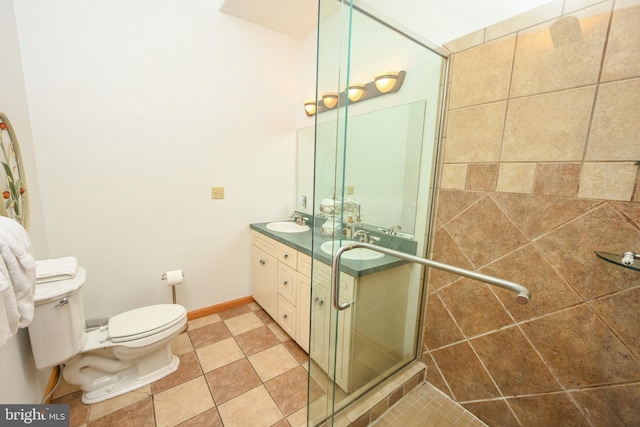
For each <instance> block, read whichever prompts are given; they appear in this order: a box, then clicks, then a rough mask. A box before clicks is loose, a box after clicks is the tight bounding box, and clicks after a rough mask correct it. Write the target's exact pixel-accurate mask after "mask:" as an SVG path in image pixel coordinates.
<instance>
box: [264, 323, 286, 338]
mask: <svg viewBox="0 0 640 427" xmlns="http://www.w3.org/2000/svg"><path fill="white" fill-rule="evenodd" d="M267 327H268V328H269V329H271V332H273V333H274V334H275V336H276V337H278V339H279V340H280V342H285V341H289V340H290V339H291V337H290V336H289V334H287V333H286V332H285V331H283V330H282V328H281V327H280V326H278V324H277V323H275V322H272V323H267Z"/></svg>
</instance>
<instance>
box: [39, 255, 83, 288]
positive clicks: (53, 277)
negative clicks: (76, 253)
mask: <svg viewBox="0 0 640 427" xmlns="http://www.w3.org/2000/svg"><path fill="white" fill-rule="evenodd" d="M77 271H78V259H77V258H76V257H72V256H68V257H63V258H55V259H43V260H38V261H36V283H45V282H55V281H58V280H67V279H72V278H73V277H74V276H75V275H76V272H77Z"/></svg>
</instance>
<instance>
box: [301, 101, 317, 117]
mask: <svg viewBox="0 0 640 427" xmlns="http://www.w3.org/2000/svg"><path fill="white" fill-rule="evenodd" d="M317 107H318V104H317V103H316V100H315V99H311V100H309V101H306V102H305V103H304V112H305V113H307V116H309V117H311V116H313V115H315V114H316V109H317Z"/></svg>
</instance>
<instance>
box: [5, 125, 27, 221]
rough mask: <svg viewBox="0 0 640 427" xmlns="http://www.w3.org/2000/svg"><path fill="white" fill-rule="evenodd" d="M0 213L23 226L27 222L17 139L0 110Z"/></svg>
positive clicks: (22, 174)
mask: <svg viewBox="0 0 640 427" xmlns="http://www.w3.org/2000/svg"><path fill="white" fill-rule="evenodd" d="M0 147H1V148H2V150H0V190H1V191H2V203H0V215H2V216H7V217H9V218H13V219H15V220H16V221H18V222H19V223H20V224H21V225H22V226H23V227H24V228H27V227H28V224H29V202H28V197H27V185H26V183H25V177H24V171H23V170H22V157H21V156H20V147H19V145H18V139H17V138H16V134H15V132H14V131H13V127H12V126H11V122H10V121H9V119H8V118H7V116H5V115H4V114H3V113H1V112H0Z"/></svg>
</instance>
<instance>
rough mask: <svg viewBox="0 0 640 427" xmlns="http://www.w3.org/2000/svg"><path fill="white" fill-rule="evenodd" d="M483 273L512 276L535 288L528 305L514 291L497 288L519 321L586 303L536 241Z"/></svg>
mask: <svg viewBox="0 0 640 427" xmlns="http://www.w3.org/2000/svg"><path fill="white" fill-rule="evenodd" d="M480 272H481V273H483V274H488V275H490V276H496V277H505V278H506V277H508V278H509V280H511V281H513V282H516V283H520V284H521V285H523V286H525V287H527V288H528V289H529V290H530V291H531V294H532V298H531V301H529V303H528V304H526V305H520V304H518V303H517V302H516V299H515V298H514V296H515V295H514V293H513V292H510V291H507V290H504V289H499V288H495V289H494V292H495V293H496V294H497V295H498V297H499V298H500V300H501V301H502V303H503V304H504V306H505V307H506V308H507V310H508V311H509V313H511V315H512V316H513V317H514V318H515V319H516V320H517V321H524V320H527V319H531V318H534V317H539V316H543V315H545V314H549V313H553V312H556V311H558V310H561V309H563V308H567V307H570V306H572V305H576V304H579V303H581V302H582V298H580V296H579V295H578V294H577V293H576V292H575V291H574V290H573V288H571V286H569V284H568V283H567V282H566V281H565V280H564V278H562V276H560V275H559V274H558V273H557V272H556V271H555V269H554V268H553V266H552V265H551V264H550V263H549V262H548V261H547V260H546V259H545V258H544V256H543V255H542V253H541V252H540V251H539V250H538V249H537V248H536V246H535V245H534V244H529V245H527V246H525V247H523V248H521V249H519V250H517V251H515V252H513V253H511V254H509V255H507V256H505V257H504V258H501V259H499V260H497V261H496V262H494V263H491V264H489V265H488V266H486V267H485V268H483V269H482V270H480Z"/></svg>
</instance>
